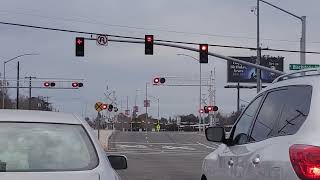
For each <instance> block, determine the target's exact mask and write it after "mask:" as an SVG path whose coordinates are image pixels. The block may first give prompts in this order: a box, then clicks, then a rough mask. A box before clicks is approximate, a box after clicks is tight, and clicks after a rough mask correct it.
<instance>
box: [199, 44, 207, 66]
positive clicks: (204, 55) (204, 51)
mask: <svg viewBox="0 0 320 180" xmlns="http://www.w3.org/2000/svg"><path fill="white" fill-rule="evenodd" d="M208 49H209V46H208V44H200V45H199V51H200V58H199V59H200V63H208V52H209V50H208Z"/></svg>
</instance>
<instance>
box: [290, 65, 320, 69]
mask: <svg viewBox="0 0 320 180" xmlns="http://www.w3.org/2000/svg"><path fill="white" fill-rule="evenodd" d="M310 68H320V64H289V69H290V70H301V69H310Z"/></svg>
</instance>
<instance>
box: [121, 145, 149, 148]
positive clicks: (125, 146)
mask: <svg viewBox="0 0 320 180" xmlns="http://www.w3.org/2000/svg"><path fill="white" fill-rule="evenodd" d="M117 146H119V147H120V148H138V149H146V148H148V147H147V146H144V145H124V144H119V145H117Z"/></svg>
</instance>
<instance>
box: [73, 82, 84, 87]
mask: <svg viewBox="0 0 320 180" xmlns="http://www.w3.org/2000/svg"><path fill="white" fill-rule="evenodd" d="M71 86H72V87H74V88H77V87H83V83H79V82H73V83H72V84H71Z"/></svg>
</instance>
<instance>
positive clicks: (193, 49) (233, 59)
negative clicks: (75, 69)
mask: <svg viewBox="0 0 320 180" xmlns="http://www.w3.org/2000/svg"><path fill="white" fill-rule="evenodd" d="M85 39H87V40H96V39H94V38H85ZM108 41H111V42H123V43H135V44H144V43H145V41H144V40H120V39H108ZM154 41H155V42H154V44H155V45H159V46H166V47H173V48H179V49H185V50H189V51H194V52H200V51H199V49H198V48H192V47H188V46H181V45H177V44H172V43H166V42H157V40H154ZM208 55H209V56H213V57H217V58H220V59H224V60H227V61H233V62H237V63H241V64H244V65H248V66H252V67H255V68H257V69H260V70H264V71H268V72H272V73H275V74H279V75H284V74H285V73H284V72H282V71H278V70H274V69H271V68H268V67H265V66H261V65H257V64H253V63H250V62H246V61H242V60H240V59H235V58H231V57H228V56H224V55H221V54H217V53H212V52H208Z"/></svg>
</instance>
